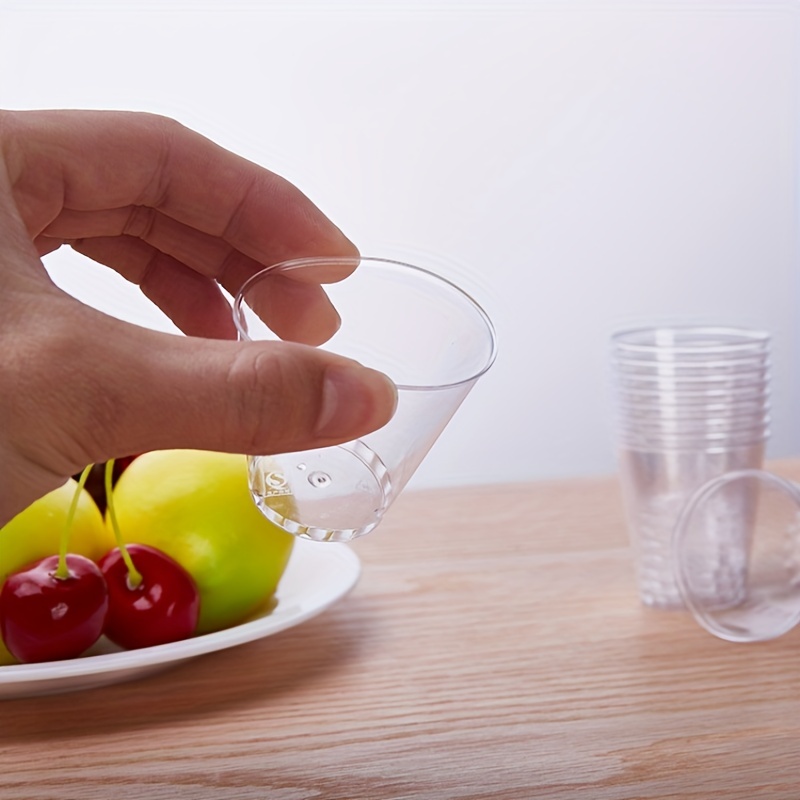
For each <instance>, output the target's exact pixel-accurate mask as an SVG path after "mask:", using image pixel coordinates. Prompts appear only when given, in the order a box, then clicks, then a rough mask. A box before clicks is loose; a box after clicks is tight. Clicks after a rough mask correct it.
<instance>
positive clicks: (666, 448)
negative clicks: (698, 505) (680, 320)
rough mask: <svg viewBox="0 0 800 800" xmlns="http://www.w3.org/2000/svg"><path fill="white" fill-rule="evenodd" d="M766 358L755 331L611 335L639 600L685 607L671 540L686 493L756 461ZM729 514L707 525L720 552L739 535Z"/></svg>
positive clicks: (715, 584)
mask: <svg viewBox="0 0 800 800" xmlns="http://www.w3.org/2000/svg"><path fill="white" fill-rule="evenodd" d="M769 363H770V357H769V335H768V334H766V333H764V332H761V331H750V330H746V329H737V328H729V327H708V326H703V327H697V328H693V327H679V328H665V327H659V328H650V329H645V328H640V329H635V330H630V331H622V332H619V333H617V334H615V336H614V337H612V365H613V369H614V377H615V389H616V407H617V438H618V444H619V463H620V478H621V484H622V492H623V500H624V503H625V508H626V514H627V518H628V527H629V531H630V535H631V542H632V545H633V550H634V556H635V566H636V574H637V583H638V588H639V594H640V597H641V599H642V601H643V602H644V603H645V604H647V605H650V606H655V607H663V608H674V607H680V606H682V605H683V604H684V600H683V596H682V594H681V591H680V588H679V586H678V584H677V579H676V576H675V571H674V563H673V558H672V546H673V543H672V536H673V530H674V527H675V522H676V520H677V518H678V516H679V514H680V512H681V510H682V508H683V507H684V505H685V504H686V502H687V500H688V499H689V497H691V495H692V494H693V492H694V491H695V490H696V489H697V488H698V487H699V486H701V485H703V484H704V483H706V482H708V481H709V480H711V479H713V478H715V477H717V476H719V475H721V474H723V473H726V472H731V471H739V470H743V469H753V468H759V467H760V466H761V464H762V463H763V458H764V449H765V443H766V441H767V439H768V437H769V422H770V417H769V405H770V404H769V381H770V367H769ZM723 516H725V515H723ZM735 518H736V515H735V514H734V515H732V516H730V518H729V517H728V516H725V525H717V526H716V527H713V531H714V534H713V535H715V536H716V537H717V539H718V541H717V546H718V552H724V551H725V548H726V546H727V543H728V541H729V540H731V537H732V539H735V538H736V537H737V536H738V537H740V536H742V535H743V529H744V528H743V526H744V524H745V523H744V522H737V521H736V519H735ZM723 566H724V565H723ZM723 566H720V567H719V569H720V570H721V572H720V573H719V574H720V575H722V573H725V569H724V568H723ZM733 580H734V579H733V577H732V576H731V575H728V574H727V573H725V575H724V576H723V577H720V579H719V580H717V581H711V582H709V584H708V585H707V586H706V590H707V592H708V595H709V596H716V597H723V596H724V597H725V598H727V596H728V595H727V594H726V592H727V591H728V590H727V588H725V587H727V586H728V584H729V583H730V582H731V581H733Z"/></svg>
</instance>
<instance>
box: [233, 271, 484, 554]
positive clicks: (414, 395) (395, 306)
mask: <svg viewBox="0 0 800 800" xmlns="http://www.w3.org/2000/svg"><path fill="white" fill-rule="evenodd" d="M326 273H335V274H337V275H338V276H339V277H342V276H344V275H345V274H347V277H345V278H344V279H343V280H338V279H337V280H336V281H335V282H332V283H326V284H325V291H326V293H327V295H328V297H329V298H330V301H331V302H332V303H333V305H334V307H335V308H336V309H337V311H338V312H339V316H340V317H341V321H342V322H341V327H340V328H339V330H338V331H337V332H336V333H335V334H334V335H333V336H332V337H331V338H330V340H329V341H327V342H326V343H325V344H324V345H323V347H324V349H327V350H330V351H332V352H335V353H338V354H339V355H342V356H346V357H349V358H353V359H355V360H357V361H359V362H361V363H362V364H364V365H365V366H368V367H372V368H374V369H377V370H380V371H381V372H384V373H386V374H387V375H388V376H389V377H390V378H392V380H393V381H394V382H395V383H396V384H397V388H398V405H397V410H396V412H395V415H394V417H393V418H392V420H391V421H390V422H389V423H388V424H387V425H385V426H384V427H383V428H381V429H380V430H378V431H375V432H374V433H371V434H369V435H367V436H364V437H363V438H361V439H359V440H357V441H353V442H348V443H346V444H343V445H339V446H336V447H325V448H319V449H316V450H307V451H303V452H297V453H283V454H274V455H273V454H264V455H263V456H255V457H252V458H250V459H249V465H250V488H251V492H252V494H253V497H254V499H255V501H256V504H257V505H258V507H259V508H260V509H261V511H262V512H263V513H264V514H265V515H266V516H267V517H268V518H269V519H270V520H272V521H273V522H274V523H276V524H277V525H279V526H280V527H282V528H283V529H284V530H286V531H288V532H289V533H292V534H295V535H297V536H301V537H304V538H309V539H314V540H318V541H349V540H350V539H353V538H355V537H357V536H361V535H363V534H365V533H368V532H369V531H371V530H373V529H374V528H375V527H376V526H377V525H378V523H379V522H380V520H381V518H382V517H383V515H384V514H385V512H386V511H387V509H388V508H389V507H390V505H391V504H392V502H393V501H394V499H395V498H396V497H397V496H398V494H399V493H400V492H401V491H402V489H403V487H404V486H405V485H406V483H407V482H408V480H409V479H410V478H411V476H412V475H413V473H414V472H415V470H416V469H417V467H418V466H419V464H420V462H421V461H422V459H423V458H424V457H425V455H426V453H427V452H428V450H429V449H430V448H431V446H432V445H433V444H434V442H435V441H436V439H437V438H438V436H439V435H440V433H441V432H442V430H443V429H444V428H445V426H446V425H447V423H448V421H449V420H450V418H451V417H452V415H453V414H454V413H455V411H456V410H457V408H458V407H459V405H460V404H461V403H462V401H463V400H464V398H465V397H466V396H467V395H468V394H469V392H470V390H471V389H472V387H473V386H474V385H475V383H476V381H477V380H478V379H479V378H480V376H481V375H483V374H484V373H485V372H486V371H487V370H488V369H489V368H490V366H491V365H492V363H493V362H494V359H495V355H496V340H495V333H494V329H493V327H492V323H491V321H490V320H489V318H488V316H487V315H486V313H485V312H484V311H483V309H482V308H481V307H480V306H479V305H478V304H477V303H476V302H475V301H474V300H473V299H472V298H471V297H470V296H469V295H467V294H466V293H465V292H464V291H462V290H461V289H459V288H458V287H457V286H455V285H454V284H453V283H451V282H449V281H447V280H445V279H444V278H441V277H439V276H437V275H434V274H433V273H431V272H429V271H427V270H425V269H422V268H420V267H417V266H414V265H411V264H403V263H400V262H397V261H391V260H388V259H380V258H360V259H352V258H351V259H347V258H306V259H298V260H295V261H288V262H284V263H282V264H277V265H275V266H273V267H269V268H268V269H265V270H263V271H262V272H260V273H258V274H257V275H256V276H254V277H253V278H251V279H250V280H249V281H247V283H246V284H245V285H244V286H243V287H242V288H241V290H240V291H239V293H238V294H237V296H236V299H235V302H234V320H235V323H236V327H237V330H238V332H239V336H240V338H241V339H243V340H275V339H278V338H279V337H278V336H277V334H276V333H275V332H274V331H273V330H272V329H271V328H270V323H271V322H272V319H271V316H274V315H275V314H276V311H279V309H277V310H276V308H275V307H274V302H273V298H274V297H275V296H276V292H275V291H274V289H275V286H276V283H281V282H282V283H283V285H284V286H286V285H287V284H286V282H287V281H296V282H299V283H306V284H309V283H311V284H314V283H315V282H318V279H319V277H320V276H324V275H325V274H326Z"/></svg>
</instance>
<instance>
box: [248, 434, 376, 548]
mask: <svg viewBox="0 0 800 800" xmlns="http://www.w3.org/2000/svg"><path fill="white" fill-rule="evenodd" d="M249 473H250V491H251V493H252V495H253V499H254V500H255V503H256V505H257V506H258V508H259V509H260V510H261V512H262V513H263V514H264V515H265V516H266V517H267V519H269V520H270V521H271V522H273V523H275V524H276V525H277V526H278V527H280V528H282V529H283V530H285V531H287V532H288V533H291V534H293V535H294V536H299V537H301V538H304V539H312V540H314V541H318V542H348V541H351V540H352V539H355V538H357V537H359V536H363V535H364V534H366V533H369V532H370V531H371V530H373V529H374V528H375V527H376V526H377V525H378V523H379V522H380V520H381V518H382V517H383V514H384V511H385V510H386V508H387V507H388V505H389V495H390V490H391V481H390V479H389V473H388V470H387V469H386V466H385V465H384V463H383V462H382V461H381V460H380V458H379V457H378V456H377V454H376V453H375V452H374V451H373V450H371V449H370V448H369V447H367V446H366V445H365V444H364V443H363V442H361V441H355V442H348V443H347V444H343V445H339V446H338V447H327V448H320V449H317V450H305V451H302V452H297V453H284V454H281V455H275V456H252V457H250V459H249Z"/></svg>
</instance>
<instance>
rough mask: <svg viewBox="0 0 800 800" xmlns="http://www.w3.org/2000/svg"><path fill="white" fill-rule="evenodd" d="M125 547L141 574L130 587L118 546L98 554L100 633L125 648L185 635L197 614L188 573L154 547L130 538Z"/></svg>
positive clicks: (196, 599)
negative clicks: (103, 589)
mask: <svg viewBox="0 0 800 800" xmlns="http://www.w3.org/2000/svg"><path fill="white" fill-rule="evenodd" d="M128 553H129V554H130V557H131V559H133V561H134V563H135V566H136V569H137V570H138V572H139V573H140V574H141V576H142V582H141V583H140V584H139V585H138V586H136V587H135V588H134V587H132V586H131V584H130V582H129V578H128V568H127V566H126V565H125V562H124V560H123V557H122V553H121V551H120V549H119V548H118V547H115V548H114V549H113V550H112V551H111V552H110V553H108V554H106V555H105V556H103V558H102V559H101V560H100V569H101V571H102V573H103V575H104V576H105V579H106V583H107V584H108V593H109V610H108V618H107V620H106V627H105V635H106V636H107V637H108V638H109V639H111V641H112V642H115V643H116V644H118V645H120V647H125V648H128V649H133V648H137V647H150V646H152V645H156V644H166V643H167V642H177V641H178V640H180V639H187V638H188V637H190V636H191V635H192V634H193V633H194V631H195V628H196V627H197V618H198V616H199V615H200V595H199V593H198V591H197V586H196V585H195V582H194V580H193V579H192V577H191V575H189V573H188V572H187V571H186V570H185V569H184V568H183V567H182V566H181V565H180V564H178V562H177V561H173V559H171V558H170V557H169V556H168V555H166V554H165V553H162V552H161V550H156V549H155V548H154V547H147V546H145V545H141V544H130V545H128Z"/></svg>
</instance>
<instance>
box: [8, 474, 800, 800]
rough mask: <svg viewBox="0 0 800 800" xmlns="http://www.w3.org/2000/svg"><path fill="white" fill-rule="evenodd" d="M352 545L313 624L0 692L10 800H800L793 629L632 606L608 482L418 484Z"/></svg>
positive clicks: (798, 681) (799, 691)
mask: <svg viewBox="0 0 800 800" xmlns="http://www.w3.org/2000/svg"><path fill="white" fill-rule="evenodd" d="M782 472H783V474H787V475H789V476H790V477H793V478H794V479H797V478H799V477H800V467H797V466H796V465H795V467H794V472H792V466H791V465H784V467H783V469H782ZM320 546H324V545H320ZM353 547H354V548H355V550H356V551H357V552H358V554H359V556H360V557H361V559H362V562H363V567H364V572H363V576H362V578H361V580H360V582H359V584H358V586H357V587H356V588H355V589H354V591H353V592H352V593H351V594H350V595H349V596H348V597H346V598H345V599H343V600H342V601H340V602H339V603H338V604H337V605H335V606H334V607H333V608H331V609H329V610H328V611H326V612H325V613H323V614H322V615H321V616H319V617H317V618H315V619H313V620H311V621H309V622H307V623H305V624H303V625H300V626H298V627H296V628H293V629H291V630H288V631H284V632H283V633H280V634H277V635H275V636H272V637H269V638H267V639H263V640H261V641H259V642H256V643H253V644H248V645H243V646H241V647H237V648H233V649H231V650H227V651H223V652H219V653H215V654H211V655H208V656H203V657H200V658H198V659H195V660H193V661H191V662H187V663H184V664H182V665H180V666H178V667H176V668H173V669H171V670H169V671H167V672H163V673H161V674H159V675H156V676H154V677H150V678H146V679H144V680H140V681H137V682H133V683H127V684H120V685H116V686H111V687H105V688H101V689H94V690H91V691H85V692H81V693H73V694H67V695H59V696H55V697H43V698H31V699H17V700H10V701H5V702H2V703H0V798H2V799H3V800H7V799H10V798H26V799H27V798H37V800H46V799H49V798H53V800H56V798H57V799H58V800H71V799H72V798H76V799H77V798H81V800H89V799H90V798H104V800H118V799H120V798H146V799H147V800H150V799H151V798H165V799H166V798H170V800H182V799H183V798H259V799H261V798H270V800H271V799H273V798H274V800H312V799H313V800H362V799H363V800H387V799H390V800H398V799H399V798H420V799H421V798H425V800H455V799H456V798H486V799H487V800H488V799H489V798H493V800H496V799H498V798H499V799H500V800H504V799H506V798H514V799H515V800H516V799H517V798H519V800H528V798H578V797H580V798H589V800H596V799H597V798H637V799H638V798H703V799H705V798H715V799H717V798H743V799H744V798H747V800H751V799H752V798H756V797H759V798H761V797H763V798H793V799H794V800H796V798H800V778H799V777H798V770H800V639H799V638H798V637H799V636H800V631H798V632H796V633H797V635H795V634H789V635H787V636H786V637H784V638H782V639H780V640H777V641H774V642H771V643H766V644H757V645H742V644H731V643H727V642H723V641H719V640H716V639H714V638H713V637H712V636H711V635H710V634H708V633H706V632H705V631H704V630H702V629H701V628H699V627H698V625H697V624H696V623H695V622H694V621H693V620H692V619H691V618H690V617H689V616H688V614H686V613H684V612H663V611H651V610H648V609H645V608H643V607H642V606H641V605H640V604H639V601H638V599H637V597H636V593H635V589H634V582H633V574H632V568H631V559H630V551H629V548H628V544H627V535H626V531H625V527H624V524H623V520H622V509H621V502H620V498H619V491H618V487H617V483H616V480H615V479H614V478H607V479H591V480H577V481H565V482H553V483H532V484H520V485H512V486H500V487H484V488H478V489H476V488H464V489H452V490H450V489H448V490H444V491H441V490H435V491H423V492H416V493H413V492H410V493H407V494H406V495H405V496H403V497H402V498H400V500H399V501H398V502H397V504H396V505H395V507H394V508H393V509H392V511H391V512H390V515H389V516H388V517H387V519H386V521H385V522H384V523H383V525H382V526H381V528H380V529H379V530H378V531H377V532H375V533H373V534H371V535H370V536H368V537H366V538H365V539H362V540H361V541H359V542H357V543H356V544H355V545H353Z"/></svg>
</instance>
